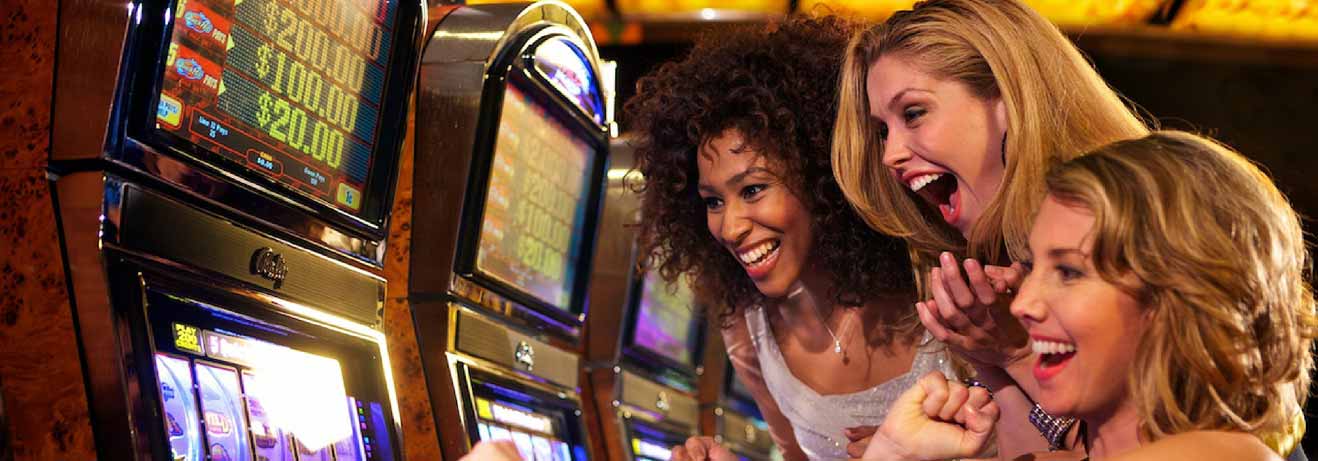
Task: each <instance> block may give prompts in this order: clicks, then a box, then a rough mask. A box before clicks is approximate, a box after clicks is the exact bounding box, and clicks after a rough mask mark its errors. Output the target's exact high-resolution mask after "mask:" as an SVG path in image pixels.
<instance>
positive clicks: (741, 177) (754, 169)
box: [696, 166, 773, 194]
mask: <svg viewBox="0 0 1318 461" xmlns="http://www.w3.org/2000/svg"><path fill="white" fill-rule="evenodd" d="M755 173H768V174H773V172H772V171H769V169H768V168H765V167H762V166H749V167H746V169H745V170H742V171H741V173H737V174H735V175H732V177H731V178H728V180H727V181H726V182H724V184H726V185H727V186H729V187H731V186H733V185H736V184H739V183H741V182H742V181H745V180H746V177H747V176H750V175H753V174H755ZM696 189H698V190H701V191H704V192H709V193H711V194H712V193H715V190H714V188H713V187H710V186H708V185H705V184H699V185H697V186H696Z"/></svg>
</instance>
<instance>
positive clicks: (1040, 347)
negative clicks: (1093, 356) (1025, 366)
mask: <svg viewBox="0 0 1318 461" xmlns="http://www.w3.org/2000/svg"><path fill="white" fill-rule="evenodd" d="M1030 347H1032V348H1033V349H1034V353H1035V354H1037V355H1038V356H1039V361H1038V362H1036V363H1035V364H1034V377H1035V378H1036V379H1038V380H1039V381H1044V380H1047V379H1049V378H1052V377H1053V376H1056V375H1057V374H1058V373H1061V371H1062V369H1063V368H1065V367H1066V364H1067V363H1070V361H1071V359H1072V358H1074V357H1075V350H1076V349H1075V344H1071V343H1063V342H1056V341H1045V340H1040V339H1032V340H1030Z"/></svg>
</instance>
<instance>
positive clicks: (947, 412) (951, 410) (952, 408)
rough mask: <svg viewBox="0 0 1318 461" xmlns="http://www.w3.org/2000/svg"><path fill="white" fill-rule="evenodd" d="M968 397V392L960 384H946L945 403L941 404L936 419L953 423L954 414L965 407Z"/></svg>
mask: <svg viewBox="0 0 1318 461" xmlns="http://www.w3.org/2000/svg"><path fill="white" fill-rule="evenodd" d="M969 397H970V391H968V390H967V389H966V386H964V385H962V384H961V383H951V382H949V383H947V401H945V402H943V409H942V410H940V411H939V412H938V419H939V420H941V421H955V420H956V414H957V413H958V412H960V411H961V408H962V407H964V406H965V405H966V399H968V398H969Z"/></svg>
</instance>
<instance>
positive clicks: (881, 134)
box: [879, 123, 888, 141]
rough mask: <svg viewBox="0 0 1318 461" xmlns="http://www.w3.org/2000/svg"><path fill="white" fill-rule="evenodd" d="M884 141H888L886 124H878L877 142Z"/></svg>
mask: <svg viewBox="0 0 1318 461" xmlns="http://www.w3.org/2000/svg"><path fill="white" fill-rule="evenodd" d="M885 139H888V124H887V123H880V124H879V140H880V141H882V140H885Z"/></svg>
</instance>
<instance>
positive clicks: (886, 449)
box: [862, 371, 998, 461]
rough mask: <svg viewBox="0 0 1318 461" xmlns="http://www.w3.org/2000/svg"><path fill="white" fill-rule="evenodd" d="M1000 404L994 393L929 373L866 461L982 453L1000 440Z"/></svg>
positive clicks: (897, 406)
mask: <svg viewBox="0 0 1318 461" xmlns="http://www.w3.org/2000/svg"><path fill="white" fill-rule="evenodd" d="M997 420H998V405H997V404H996V403H994V402H993V398H992V397H991V396H990V395H989V393H988V390H987V389H984V388H982V387H967V386H965V385H963V384H961V383H957V382H953V381H948V379H947V378H946V377H944V376H943V374H942V373H939V372H937V371H934V372H929V373H928V374H926V375H924V376H923V377H921V378H920V380H919V381H918V382H916V384H915V385H914V386H911V388H910V389H907V390H906V392H903V393H902V395H901V396H900V397H898V398H897V401H896V402H893V404H892V407H890V408H889V409H888V416H887V418H886V419H884V421H883V425H882V426H879V429H878V431H877V432H875V434H874V436H873V437H872V439H871V441H870V444H869V447H868V448H867V449H866V450H865V453H864V455H863V456H862V459H865V460H881V461H898V460H900V461H910V460H925V459H950V458H969V457H974V456H978V455H981V454H982V453H983V452H984V451H986V449H987V448H988V447H989V445H990V442H991V441H992V440H993V439H994V437H993V429H994V425H995V424H996V423H997Z"/></svg>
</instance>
